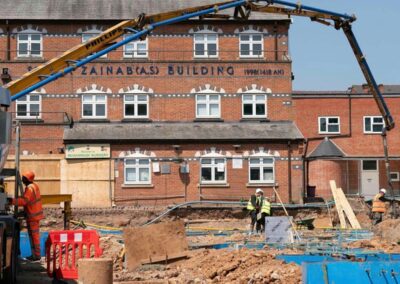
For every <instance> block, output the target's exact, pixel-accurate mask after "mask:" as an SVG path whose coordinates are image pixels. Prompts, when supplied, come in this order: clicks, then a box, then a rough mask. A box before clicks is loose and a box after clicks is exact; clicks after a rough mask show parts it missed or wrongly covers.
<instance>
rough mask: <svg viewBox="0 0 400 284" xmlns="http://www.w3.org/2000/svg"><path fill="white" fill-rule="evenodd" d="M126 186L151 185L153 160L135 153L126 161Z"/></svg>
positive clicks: (127, 157) (126, 158)
mask: <svg viewBox="0 0 400 284" xmlns="http://www.w3.org/2000/svg"><path fill="white" fill-rule="evenodd" d="M124 184H151V159H150V157H149V156H147V155H144V154H141V153H133V154H130V155H128V156H126V157H125V159H124Z"/></svg>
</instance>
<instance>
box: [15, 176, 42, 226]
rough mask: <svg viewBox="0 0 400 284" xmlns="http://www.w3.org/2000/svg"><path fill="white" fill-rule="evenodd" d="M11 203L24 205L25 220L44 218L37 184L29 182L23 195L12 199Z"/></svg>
mask: <svg viewBox="0 0 400 284" xmlns="http://www.w3.org/2000/svg"><path fill="white" fill-rule="evenodd" d="M12 204H13V205H18V206H24V211H25V214H26V220H27V221H28V222H29V221H40V220H42V219H43V218H44V215H43V208H42V200H41V197H40V190H39V186H38V185H37V184H36V183H31V184H29V185H28V186H27V187H26V188H25V192H24V195H23V196H22V197H18V198H15V199H13V200H12Z"/></svg>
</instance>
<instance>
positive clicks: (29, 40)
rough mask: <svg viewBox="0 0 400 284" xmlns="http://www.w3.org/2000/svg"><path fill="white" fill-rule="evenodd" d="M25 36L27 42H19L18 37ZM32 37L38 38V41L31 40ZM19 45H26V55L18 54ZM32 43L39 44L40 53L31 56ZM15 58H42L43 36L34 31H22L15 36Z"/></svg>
mask: <svg viewBox="0 0 400 284" xmlns="http://www.w3.org/2000/svg"><path fill="white" fill-rule="evenodd" d="M21 35H25V36H27V37H28V39H27V40H21V39H20V36H21ZM33 35H36V36H37V35H38V36H40V39H39V40H32V36H33ZM20 43H26V44H27V53H26V54H20V47H19V45H20ZM33 43H39V44H40V53H39V54H32V44H33ZM17 57H19V58H21V57H43V35H42V33H41V32H38V31H36V30H30V29H29V30H24V31H21V32H19V33H18V34H17Z"/></svg>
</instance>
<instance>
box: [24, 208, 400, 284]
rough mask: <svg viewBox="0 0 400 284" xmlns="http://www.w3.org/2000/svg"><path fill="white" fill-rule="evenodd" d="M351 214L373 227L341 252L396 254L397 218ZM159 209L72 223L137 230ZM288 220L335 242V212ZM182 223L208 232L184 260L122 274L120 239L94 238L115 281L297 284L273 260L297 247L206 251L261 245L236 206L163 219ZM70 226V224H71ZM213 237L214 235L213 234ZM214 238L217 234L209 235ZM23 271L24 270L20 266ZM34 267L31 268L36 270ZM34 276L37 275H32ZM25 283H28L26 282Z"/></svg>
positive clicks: (84, 213)
mask: <svg viewBox="0 0 400 284" xmlns="http://www.w3.org/2000/svg"><path fill="white" fill-rule="evenodd" d="M351 205H352V207H353V208H354V211H355V213H356V216H357V218H358V220H359V222H360V224H361V226H362V227H363V228H364V229H373V233H374V236H373V238H372V239H370V240H360V241H355V242H352V243H346V244H343V248H349V249H350V248H363V249H365V250H374V251H384V252H387V253H400V245H399V244H398V242H400V219H399V220H393V219H387V218H385V219H384V221H383V222H382V223H381V224H379V225H378V226H376V227H374V228H372V224H371V220H370V219H369V217H368V207H367V205H365V204H364V203H363V202H362V201H360V200H351ZM164 210H165V208H154V207H152V208H143V207H141V208H137V207H135V208H114V209H106V210H100V209H74V210H73V219H74V220H76V221H83V222H84V223H85V224H97V225H100V226H108V227H117V228H121V229H123V228H126V227H133V226H141V225H143V224H144V223H146V222H148V221H149V220H151V219H153V218H155V217H156V216H158V215H160V214H161V213H162V212H164ZM289 214H290V215H292V216H293V217H294V220H301V219H307V218H311V217H312V218H315V221H314V225H315V226H316V227H317V228H316V229H314V230H312V231H310V230H306V229H304V228H301V229H299V231H298V232H299V235H300V236H301V237H302V238H305V239H309V240H312V241H313V242H320V243H321V244H322V243H326V244H332V243H335V242H337V235H336V233H335V232H332V230H324V229H322V228H329V227H332V224H333V225H336V224H337V223H338V221H337V220H338V218H337V216H336V214H335V209H334V208H332V209H331V210H330V212H329V211H328V210H327V209H326V208H322V209H304V210H289ZM274 215H284V213H283V211H281V210H276V211H274ZM176 219H180V220H183V221H184V222H185V224H186V230H187V231H188V232H192V231H196V232H199V231H202V232H206V231H208V232H209V234H205V235H200V236H189V237H188V242H189V245H190V246H192V247H193V246H196V247H198V248H199V249H193V250H189V251H188V257H187V258H186V259H180V260H178V261H175V262H170V263H162V264H152V265H142V266H140V267H139V268H137V269H136V270H134V271H133V272H127V270H126V262H125V259H124V257H123V250H124V245H123V236H122V235H115V234H114V235H111V234H105V235H102V236H101V238H100V243H101V247H102V249H103V252H104V253H103V257H107V258H112V259H113V261H114V281H115V283H288V284H291V283H301V279H302V273H301V267H300V266H296V265H294V264H285V263H283V262H282V261H280V260H277V259H275V256H276V255H277V254H283V253H285V254H296V253H302V252H303V251H302V250H300V249H285V250H276V249H274V248H270V247H264V249H262V250H255V249H246V248H242V249H234V248H232V247H231V248H230V249H219V250H216V249H212V248H210V246H211V245H212V244H221V243H226V242H234V243H237V244H244V243H247V242H253V241H255V242H261V241H263V239H264V236H261V235H249V234H248V229H249V217H248V215H247V214H246V212H244V211H242V210H241V208H237V209H218V210H216V209H204V208H203V209H196V210H194V209H181V210H179V211H177V212H175V213H174V214H172V215H169V216H166V217H164V218H163V219H162V221H166V220H169V221H170V220H176ZM62 224H63V223H62V214H61V210H60V209H54V208H52V209H46V220H45V221H44V222H43V226H42V229H43V230H52V229H62ZM72 227H73V226H72ZM218 233H219V234H218ZM214 234H217V235H214ZM25 268H26V269H28V270H27V271H25V272H24V273H21V277H24V275H25V277H28V278H22V279H29V277H32V276H27V275H33V274H29V273H30V272H29V265H28V266H25ZM22 269H24V266H23V267H22ZM36 269H37V267H36ZM41 272H42V276H41V277H42V278H40V279H42V280H40V279H39V280H37V282H35V280H34V279H33V278H31V279H30V280H29V283H51V280H50V279H49V278H47V276H46V275H45V274H44V273H43V265H42V270H41ZM34 274H35V275H37V274H38V273H34ZM27 283H28V282H27Z"/></svg>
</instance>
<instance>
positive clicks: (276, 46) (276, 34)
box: [274, 21, 279, 61]
mask: <svg viewBox="0 0 400 284" xmlns="http://www.w3.org/2000/svg"><path fill="white" fill-rule="evenodd" d="M274 35H275V61H278V58H279V56H278V25H277V23H276V21H275V22H274Z"/></svg>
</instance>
